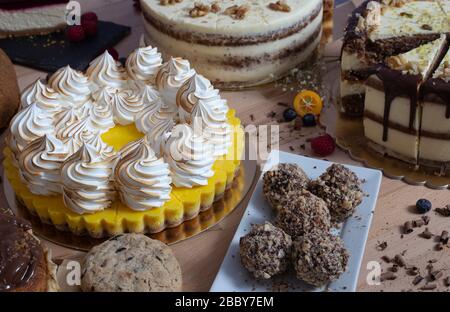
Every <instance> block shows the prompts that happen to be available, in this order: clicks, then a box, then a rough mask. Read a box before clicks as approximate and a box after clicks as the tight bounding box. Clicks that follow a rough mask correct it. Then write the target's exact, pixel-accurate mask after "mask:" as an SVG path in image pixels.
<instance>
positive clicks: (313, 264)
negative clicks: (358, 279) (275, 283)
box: [292, 231, 349, 287]
mask: <svg viewBox="0 0 450 312" xmlns="http://www.w3.org/2000/svg"><path fill="white" fill-rule="evenodd" d="M348 257H349V255H348V252H347V250H346V249H345V247H344V244H343V242H342V240H341V238H340V237H337V236H334V235H332V234H330V233H325V232H322V231H312V232H310V233H307V234H305V235H304V236H302V237H299V238H298V239H297V240H295V241H294V243H293V247H292V260H293V263H294V269H295V271H296V273H297V278H298V279H301V280H303V281H305V282H307V283H308V284H311V285H314V286H317V287H320V286H325V285H327V284H328V283H330V282H332V281H334V280H336V279H338V278H339V276H340V275H341V274H342V273H344V271H345V269H346V267H347V263H348Z"/></svg>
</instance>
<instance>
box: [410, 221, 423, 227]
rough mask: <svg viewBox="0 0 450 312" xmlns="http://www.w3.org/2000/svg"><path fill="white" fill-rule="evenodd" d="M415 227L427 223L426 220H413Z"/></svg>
mask: <svg viewBox="0 0 450 312" xmlns="http://www.w3.org/2000/svg"><path fill="white" fill-rule="evenodd" d="M413 225H414V227H421V226H423V225H425V221H424V220H423V219H418V220H414V221H413Z"/></svg>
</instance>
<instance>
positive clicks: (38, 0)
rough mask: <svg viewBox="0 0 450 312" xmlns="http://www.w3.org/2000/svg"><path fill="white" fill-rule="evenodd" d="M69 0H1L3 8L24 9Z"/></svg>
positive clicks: (0, 5) (0, 6)
mask: <svg viewBox="0 0 450 312" xmlns="http://www.w3.org/2000/svg"><path fill="white" fill-rule="evenodd" d="M68 2H69V0H0V9H2V10H23V9H28V8H34V7H40V6H46V5H52V4H61V3H68Z"/></svg>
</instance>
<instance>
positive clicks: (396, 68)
mask: <svg viewBox="0 0 450 312" xmlns="http://www.w3.org/2000/svg"><path fill="white" fill-rule="evenodd" d="M449 7H450V1H449V0H439V1H406V0H396V1H393V0H377V1H365V2H364V3H363V4H362V5H361V6H360V7H359V8H357V9H356V10H355V11H354V12H353V14H352V16H351V17H350V19H349V22H348V26H347V29H346V34H345V38H344V43H343V48H342V53H341V109H342V112H343V113H344V114H346V115H347V116H352V117H357V118H361V117H363V118H364V132H365V136H366V138H367V139H368V145H369V146H370V147H371V148H373V149H374V150H376V151H378V152H380V153H382V154H385V155H386V154H387V155H389V156H392V157H395V158H398V159H401V160H403V161H406V162H409V163H411V164H413V165H419V164H426V165H433V166H435V167H439V168H440V169H441V172H443V173H444V174H445V172H446V171H447V169H448V168H447V167H448V163H449V162H450V146H448V145H447V146H446V144H445V140H447V139H446V138H447V137H448V136H449V133H450V124H449V122H450V119H449V118H447V117H446V116H448V114H449V111H450V108H448V106H449V105H450V104H447V103H449V98H448V91H447V90H448V81H445V79H443V78H442V76H444V74H443V73H444V72H445V70H443V69H442V68H444V69H445V66H446V65H445V64H448V61H447V62H446V61H445V60H443V58H444V55H445V53H446V52H447V50H448V35H449V34H450V14H449V11H448V8H449ZM439 64H440V65H439ZM438 65H439V66H438ZM439 73H440V74H439ZM445 75H448V70H447V74H445ZM437 76H439V77H441V78H436V77H437ZM436 79H437V80H436ZM430 102H431V103H430ZM438 141H439V142H438Z"/></svg>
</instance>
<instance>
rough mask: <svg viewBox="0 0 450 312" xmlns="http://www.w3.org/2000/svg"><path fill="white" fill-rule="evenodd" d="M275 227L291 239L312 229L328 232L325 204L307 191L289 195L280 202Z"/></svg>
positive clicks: (327, 214)
mask: <svg viewBox="0 0 450 312" xmlns="http://www.w3.org/2000/svg"><path fill="white" fill-rule="evenodd" d="M279 207H280V209H279V210H278V215H277V217H276V221H275V225H276V226H278V227H280V228H281V229H283V230H284V231H285V232H286V233H287V234H289V235H291V236H292V237H296V236H301V235H304V234H305V233H307V232H310V231H312V230H313V229H317V230H322V231H325V232H327V231H329V230H330V227H331V222H330V212H329V210H328V208H327V205H326V204H325V202H324V201H323V200H322V199H320V198H318V197H317V196H314V195H313V194H312V193H310V192H309V191H307V190H299V191H297V192H293V193H291V194H290V196H289V199H288V200H285V201H282V202H281V204H280V206H279Z"/></svg>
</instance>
